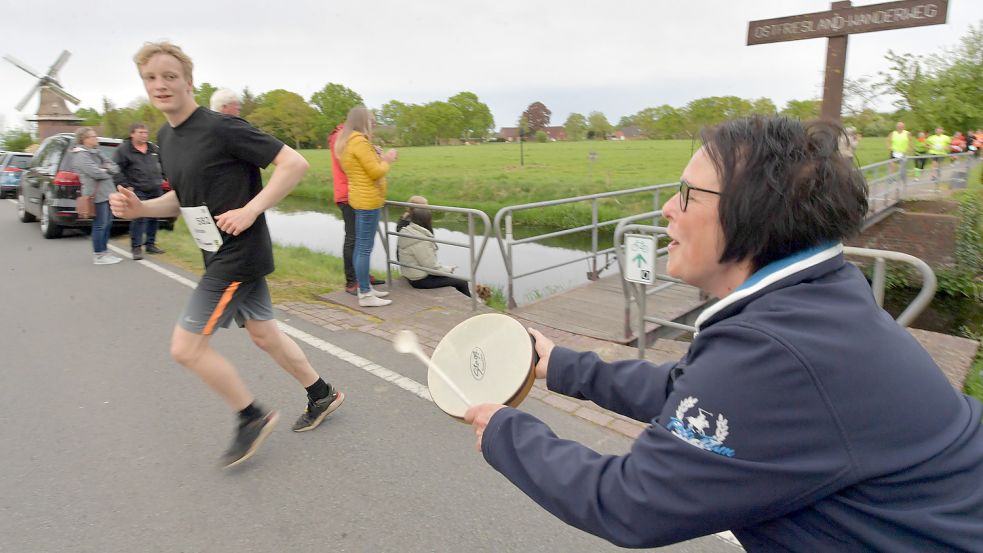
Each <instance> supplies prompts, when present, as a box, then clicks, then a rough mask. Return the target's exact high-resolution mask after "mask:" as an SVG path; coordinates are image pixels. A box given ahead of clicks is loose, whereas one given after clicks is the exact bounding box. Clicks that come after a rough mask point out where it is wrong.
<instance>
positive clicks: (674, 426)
mask: <svg viewBox="0 0 983 553" xmlns="http://www.w3.org/2000/svg"><path fill="white" fill-rule="evenodd" d="M699 401H700V400H698V399H696V398H695V397H692V396H690V397H687V398H685V399H683V400H682V401H680V402H679V408H678V409H676V416H675V417H672V418H670V419H669V426H668V427H667V428H668V429H669V431H670V432H672V433H673V434H675V435H676V436H677V437H679V438H682V440H683V441H685V442H689V443H691V444H693V445H695V446H696V447H698V448H701V449H705V450H707V451H712V452H714V453H716V454H718V455H723V456H725V457H733V456H734V450H733V449H731V448H729V447H724V445H723V444H724V440H726V439H727V435H728V434H729V433H730V431H729V430H728V429H727V419H725V418H724V416H723V415H722V414H718V415H717V418H716V420H715V421H714V433H713V435H709V434H707V430H709V429H710V420H711V419H713V413H711V412H709V411H705V410H703V409H700V408H698V407H697V412H698V413H697V415H696V416H693V417H687V416H686V413H687V412H689V410H690V409H692V408H693V407H696V404H697V403H699Z"/></svg>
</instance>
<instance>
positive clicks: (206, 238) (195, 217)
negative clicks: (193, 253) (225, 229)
mask: <svg viewBox="0 0 983 553" xmlns="http://www.w3.org/2000/svg"><path fill="white" fill-rule="evenodd" d="M181 215H183V216H184V222H185V223H187V225H188V230H189V231H190V232H191V237H192V238H194V239H195V242H197V243H198V247H199V248H201V249H203V250H205V251H206V252H217V251H218V249H219V247H220V246H221V245H222V235H221V234H219V232H218V227H217V226H215V220H214V219H212V214H211V213H209V212H208V208H207V207H205V206H203V205H199V206H195V207H182V208H181Z"/></svg>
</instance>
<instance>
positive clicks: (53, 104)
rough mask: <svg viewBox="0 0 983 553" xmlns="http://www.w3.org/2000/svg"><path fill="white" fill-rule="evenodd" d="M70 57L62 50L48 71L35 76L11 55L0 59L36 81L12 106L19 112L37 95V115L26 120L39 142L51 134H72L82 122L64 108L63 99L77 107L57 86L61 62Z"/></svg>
mask: <svg viewBox="0 0 983 553" xmlns="http://www.w3.org/2000/svg"><path fill="white" fill-rule="evenodd" d="M71 55H72V54H71V53H70V52H69V51H68V50H63V51H62V53H61V55H60V56H58V59H57V60H55V63H53V64H52V65H51V67H49V68H48V72H47V73H45V74H44V75H41V74H39V73H38V71H35V70H34V69H31V68H30V67H28V66H27V65H26V64H24V63H23V62H21V61H20V60H18V59H17V58H14V57H13V56H4V57H3V59H5V60H7V61H9V62H10V63H12V64H14V65H16V66H17V67H19V68H21V69H22V70H24V71H25V72H27V74H28V75H30V76H32V77H34V78H35V79H37V82H36V83H34V86H33V87H31V90H30V92H28V93H27V96H24V99H23V100H21V101H20V103H18V104H17V106H15V107H16V108H17V111H22V110H23V109H24V106H26V105H27V102H29V101H30V100H31V98H32V97H33V96H34V93H35V92H38V93H39V94H38V96H39V97H40V102H39V103H38V110H37V112H36V113H35V115H34V116H32V117H27V118H26V119H27V120H28V121H35V122H36V123H37V137H38V141H39V142H40V141H42V140H44V139H45V138H47V137H49V136H51V135H53V134H57V133H60V132H71V131H74V130H75V129H76V128H78V126H79V125H78V124H79V123H81V122H82V119H80V118H78V117H75V115H74V114H73V113H72V112H71V111H70V110H69V109H68V106H66V105H65V100H68V101H69V102H71V103H73V104H75V105H78V103H79V99H78V98H76V97H75V96H72V95H71V94H69V93H68V92H67V91H66V90H65V89H64V88H62V87H61V83H59V82H58V71H60V70H61V68H62V67H64V65H65V62H67V61H68V58H69V57H70V56H71Z"/></svg>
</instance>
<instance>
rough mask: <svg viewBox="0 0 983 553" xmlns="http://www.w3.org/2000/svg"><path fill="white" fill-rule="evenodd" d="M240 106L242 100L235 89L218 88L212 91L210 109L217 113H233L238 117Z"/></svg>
mask: <svg viewBox="0 0 983 553" xmlns="http://www.w3.org/2000/svg"><path fill="white" fill-rule="evenodd" d="M241 107H242V100H241V99H240V98H239V95H238V94H236V91H234V90H231V89H228V88H220V89H218V90H216V91H215V92H214V93H212V100H211V108H212V111H217V112H219V113H224V114H226V115H235V116H236V117H239V108H241Z"/></svg>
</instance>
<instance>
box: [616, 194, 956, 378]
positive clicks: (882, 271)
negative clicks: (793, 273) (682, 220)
mask: <svg viewBox="0 0 983 553" xmlns="http://www.w3.org/2000/svg"><path fill="white" fill-rule="evenodd" d="M659 215H661V212H659V211H653V212H651V213H644V214H639V215H637V216H636V217H637V218H638V219H644V218H650V217H652V216H659ZM628 232H632V233H636V234H650V235H653V236H654V237H655V240H656V244H658V239H659V237H660V236H665V237H668V234H667V229H666V228H665V227H660V226H654V225H640V224H634V223H631V222H628V221H625V222H622V223H619V224H618V226H617V228H616V229H615V231H614V244H615V248H614V249H615V252H616V253H617V257H618V267H619V268H620V269H621V272H622V274H624V273H625V266H626V259H625V255H624V235H625V234H626V233H628ZM666 251H667V248H664V247H663V248H658V247H657V248H656V259H655V260H653V266H655V262H656V261H657V260H658V256H659V255H664V254H665V253H666ZM843 253H844V254H845V255H848V256H855V257H869V258H872V259H873V260H874V274H873V277H872V279H871V289H872V292H873V294H874V300H875V301H876V302H877V305H878V306H883V305H884V290H885V280H886V278H885V275H886V268H885V267H886V261H898V262H903V263H908V264H909V265H912V266H914V267H915V269H917V270H918V272H919V274H920V275H921V277H922V288H921V290H920V291H919V292H918V295H917V296H915V298H914V299H913V300H912V301H911V302H910V303H909V304H908V306H907V307H906V308H905V309H904V311H902V312H901V314H900V315H898V317H897V319H896V321H897V322H898V324H899V325H901V326H908V325H910V324H911V322H912V321H914V320H915V318H916V317H918V315H919V314H921V312H922V311H924V310H925V308H926V307H928V305H929V304H930V303H931V302H932V297H933V296H935V288H936V284H937V281H936V278H935V273H934V272H933V271H932V268H931V267H929V266H928V264H927V263H925V262H924V261H922V260H921V259H918V258H917V257H915V256H912V255H908V254H906V253H901V252H893V251H887V250H874V249H870V248H855V247H851V246H845V247H844V248H843ZM654 277H655V280H657V281H661V282H659V283H658V284H652V285H648V284H641V283H635V282H628V281H626V280H624V279H622V286H623V289H624V291H625V330H626V336H625V337H626V338H628V337H630V336H631V334H630V333H631V331H632V328H631V326H632V322H633V320H634V336H635V337H636V342H637V344H638V358H639V359H644V358H645V348H646V346H647V345H648V340H647V337H646V333H645V323H646V322H650V323H655V324H657V325H661V326H667V327H670V328H676V329H679V330H685V331H689V332H696V327H695V326H693V325H687V324H682V323H678V322H675V321H668V320H665V319H660V318H658V317H652V316H649V315H647V313H648V311H647V309H648V305H647V303H648V296H650V295H652V294H656V293H658V292H660V291H662V290H665V289H666V288H668V287H671V286H675V285H677V284H682V283H683V282H682V281H680V280H679V279H676V278H673V277H671V276H669V275H667V274H662V273H658V272H656V273H655V275H654ZM632 306H634V307H635V316H634V317H632V314H631V308H632Z"/></svg>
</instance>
